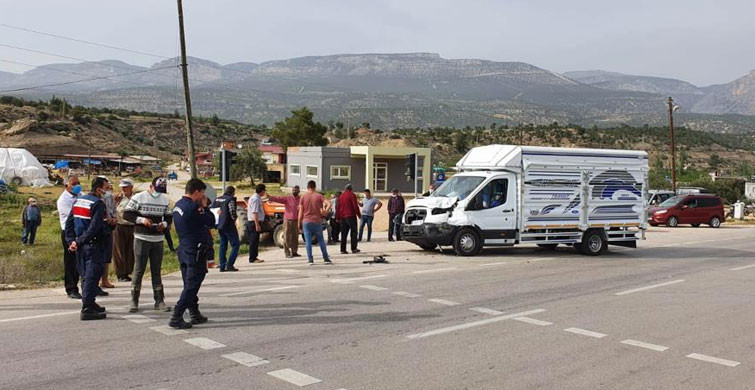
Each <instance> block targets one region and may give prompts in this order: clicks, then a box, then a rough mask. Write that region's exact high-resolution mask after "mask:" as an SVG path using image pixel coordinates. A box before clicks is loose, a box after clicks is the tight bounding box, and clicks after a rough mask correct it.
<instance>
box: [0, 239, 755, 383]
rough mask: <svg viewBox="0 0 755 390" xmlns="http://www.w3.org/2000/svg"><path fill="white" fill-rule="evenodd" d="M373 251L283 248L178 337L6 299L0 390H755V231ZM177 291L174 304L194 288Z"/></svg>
mask: <svg viewBox="0 0 755 390" xmlns="http://www.w3.org/2000/svg"><path fill="white" fill-rule="evenodd" d="M377 235H378V236H380V238H378V239H377V240H375V241H374V242H372V243H363V245H362V248H363V253H362V254H361V255H339V254H337V253H338V252H337V247H333V246H331V247H329V249H330V250H331V251H332V252H333V253H334V255H333V258H334V261H335V265H333V266H326V265H324V264H322V263H321V262H320V263H317V264H316V265H315V266H307V265H306V264H304V260H296V261H292V260H285V259H283V256H282V251H281V250H277V249H272V248H271V249H270V250H268V251H267V252H264V253H263V257H264V258H265V259H266V260H267V261H266V262H265V263H263V264H248V263H246V259H243V258H242V259H239V263H238V265H239V267H240V268H241V272H237V273H223V274H220V273H218V272H217V270H212V271H211V272H210V274H209V275H208V277H207V279H206V281H205V284H204V286H203V288H202V291H201V293H200V296H201V301H200V303H201V308H202V310H203V312H204V314H205V315H207V316H208V317H210V319H211V321H210V322H209V323H207V324H204V325H200V326H196V327H194V328H193V329H190V330H189V331H188V332H180V333H178V334H177V333H175V332H170V331H166V327H165V325H166V324H167V320H168V317H169V314H168V313H158V312H155V311H153V310H149V309H148V304H149V302H146V303H147V304H146V305H143V306H144V309H145V310H143V311H141V312H140V313H139V315H138V316H128V313H125V307H126V305H127V300H128V294H129V292H128V287H127V286H126V285H125V284H120V285H118V286H117V287H116V288H115V289H112V290H110V291H111V296H110V297H108V298H106V299H102V300H100V302H101V303H102V304H103V305H106V306H107V308H108V312H109V317H108V319H107V320H105V321H92V322H81V321H79V319H78V315H77V313H78V309H79V303H78V302H74V301H71V300H69V299H67V298H66V297H65V296H64V295H63V293H62V289H56V290H49V289H46V290H33V291H13V292H0V345H1V346H2V348H1V350H0V388H4V389H6V388H7V389H11V388H12V389H21V388H24V389H46V388H55V389H88V388H96V389H110V388H112V389H124V388H137V389H208V388H212V389H296V388H299V387H306V388H307V389H313V390H319V389H322V390H335V389H349V390H355V389H540V388H542V389H618V388H621V389H711V388H716V389H752V388H754V387H755V353H754V352H755V305H754V303H755V302H754V301H755V300H754V299H753V298H755V284H754V282H755V253H754V252H753V250H752V242H753V239H752V238H753V237H755V229H753V228H746V227H729V226H724V227H722V228H720V229H710V228H705V227H701V228H677V229H665V228H655V229H653V230H652V231H651V232H649V234H648V240H646V241H643V242H640V244H639V246H640V248H639V249H627V248H612V249H611V253H609V254H608V255H606V256H603V257H598V258H592V257H584V256H581V255H578V254H576V253H575V252H574V251H573V250H571V249H570V248H559V249H558V250H556V251H546V250H541V249H537V248H534V247H532V248H528V247H522V248H505V249H497V250H490V251H486V252H485V253H484V254H483V255H482V256H478V257H475V258H459V257H455V256H452V255H450V254H441V253H437V252H435V253H431V252H423V251H421V250H419V249H418V248H415V247H414V246H412V245H411V244H407V243H388V242H387V241H386V240H385V239H384V238H383V236H384V235H385V233H377ZM381 253H385V254H388V255H390V257H388V259H389V260H390V264H376V265H365V264H362V263H361V262H362V261H363V260H365V259H368V258H370V257H371V256H373V255H376V254H381ZM164 280H165V282H166V285H167V286H168V289H167V296H168V298H169V300H170V301H172V302H175V299H176V297H177V295H178V292H179V289H180V279H179V278H178V277H177V275H171V276H168V277H166V278H165V279H164ZM146 283H147V285H148V282H146ZM146 298H147V299H149V294H147V297H146Z"/></svg>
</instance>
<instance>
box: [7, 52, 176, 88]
mask: <svg viewBox="0 0 755 390" xmlns="http://www.w3.org/2000/svg"><path fill="white" fill-rule="evenodd" d="M0 62H7V63H9V64H16V65H23V66H28V67H30V68H44V69H46V70H52V71H54V72H60V73H68V74H73V75H76V76H86V77H99V76H95V75H93V74H86V73H79V72H71V71H68V70H63V69H57V68H50V67H49V65H33V64H27V63H25V62H19V61H13V60H6V59H2V58H0ZM170 68H173V67H172V66H166V67H164V68H160V69H170ZM151 70H157V69H151ZM117 76H120V75H112V77H117ZM121 82H123V83H127V84H133V85H138V86H150V85H149V84H144V83H135V82H133V81H128V80H121Z"/></svg>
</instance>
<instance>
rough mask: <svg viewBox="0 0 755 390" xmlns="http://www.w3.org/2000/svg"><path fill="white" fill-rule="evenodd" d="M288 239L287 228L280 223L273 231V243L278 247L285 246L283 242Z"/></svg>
mask: <svg viewBox="0 0 755 390" xmlns="http://www.w3.org/2000/svg"><path fill="white" fill-rule="evenodd" d="M285 241H286V235H285V230H284V229H283V224H280V225H278V226H276V227H275V230H274V231H273V243H275V245H277V246H278V248H283V243H284V242H285Z"/></svg>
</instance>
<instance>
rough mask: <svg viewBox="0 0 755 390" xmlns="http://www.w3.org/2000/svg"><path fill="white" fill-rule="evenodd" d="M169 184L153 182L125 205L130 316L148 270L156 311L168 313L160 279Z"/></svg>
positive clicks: (159, 179) (167, 226)
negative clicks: (130, 228) (130, 227)
mask: <svg viewBox="0 0 755 390" xmlns="http://www.w3.org/2000/svg"><path fill="white" fill-rule="evenodd" d="M167 192H168V181H167V180H165V178H163V177H156V178H154V179H152V185H150V186H149V190H147V191H142V192H140V193H138V194H136V195H134V196H133V197H132V198H131V200H130V201H129V202H128V204H127V205H126V209H125V210H124V212H123V218H124V219H125V220H127V221H129V222H131V223H133V224H134V225H135V226H134V257H135V260H136V261H135V264H134V275H133V280H132V281H131V305H130V306H129V309H128V311H129V313H136V312H137V311H139V295H140V294H141V289H142V278H143V277H144V272H145V271H146V269H147V261H149V270H150V273H151V274H152V290H153V292H154V298H155V310H160V311H170V308H169V307H168V306H166V305H165V291H164V290H163V282H162V277H161V275H160V272H161V269H162V264H163V250H164V249H163V239H164V232H165V231H166V230H168V229H170V222H171V219H172V213H171V210H170V209H169V208H168V204H169V203H170V202H169V200H168V196H167V195H165V193H167Z"/></svg>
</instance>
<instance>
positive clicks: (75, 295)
mask: <svg viewBox="0 0 755 390" xmlns="http://www.w3.org/2000/svg"><path fill="white" fill-rule="evenodd" d="M68 298H71V299H81V294H79V292H78V291H74V292H72V293H68Z"/></svg>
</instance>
